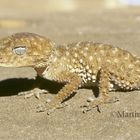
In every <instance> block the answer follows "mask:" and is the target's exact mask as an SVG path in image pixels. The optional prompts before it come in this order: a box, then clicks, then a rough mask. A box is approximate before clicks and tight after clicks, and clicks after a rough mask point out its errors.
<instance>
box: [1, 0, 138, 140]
mask: <svg viewBox="0 0 140 140" xmlns="http://www.w3.org/2000/svg"><path fill="white" fill-rule="evenodd" d="M56 2H57V3H56ZM63 2H64V1H63V0H60V3H58V1H55V0H52V1H45V0H39V1H33V0H30V1H29V0H28V1H27V0H25V1H18V0H13V1H11V2H9V1H8V0H1V1H0V37H3V36H6V35H9V34H12V33H15V32H21V31H28V32H35V33H39V34H41V35H45V36H47V37H49V38H51V39H52V40H54V41H55V42H56V43H57V44H62V43H70V42H75V41H84V40H85V41H86V40H92V41H95V42H103V43H109V44H113V45H114V46H119V47H121V48H125V49H127V50H129V51H130V52H132V53H133V54H136V55H138V56H140V7H131V6H129V7H114V8H108V6H106V7H105V4H104V3H103V2H101V1H97V2H96V1H95V2H92V0H87V1H86V2H84V1H80V0H77V1H69V0H68V1H67V3H65V5H64V4H63ZM65 2H66V1H65ZM35 77H36V72H35V71H34V70H33V69H32V68H2V67H1V68H0V140H19V139H20V140H93V139H94V140H99V139H100V140H139V139H140V104H139V102H140V92H139V91H133V92H111V93H110V96H117V97H118V98H119V99H120V101H119V102H117V103H115V104H106V105H103V106H101V107H100V110H101V112H100V113H99V112H98V111H97V109H93V110H92V111H90V112H88V113H86V114H83V113H82V110H81V108H80V106H81V105H84V104H85V103H86V100H87V98H88V97H89V96H93V93H92V91H91V90H90V89H79V90H78V92H77V94H76V95H75V96H73V97H72V98H71V99H69V100H68V101H67V103H68V106H67V107H65V108H63V109H59V110H56V111H55V112H54V113H52V114H51V115H50V116H48V115H47V114H46V113H45V112H44V113H36V107H37V106H38V104H41V101H42V100H43V101H44V100H46V99H47V98H48V97H53V96H55V93H56V92H57V91H58V90H59V89H60V88H61V87H62V86H61V85H60V84H57V83H53V82H50V81H47V80H44V79H41V78H39V77H38V78H37V79H35ZM34 83H35V84H38V85H39V86H40V88H44V89H47V90H49V91H50V92H51V94H44V95H42V96H41V100H40V101H39V100H37V99H36V98H35V97H32V98H29V99H24V97H23V96H17V94H18V93H19V92H20V91H28V90H32V87H33V85H34ZM119 113H121V114H122V113H133V114H134V115H135V116H131V117H130V116H129V117H127V116H120V115H118V114H119ZM136 114H137V116H136ZM138 114H139V116H138Z"/></svg>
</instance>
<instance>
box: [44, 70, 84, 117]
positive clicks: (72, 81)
mask: <svg viewBox="0 0 140 140" xmlns="http://www.w3.org/2000/svg"><path fill="white" fill-rule="evenodd" d="M60 77H61V81H63V82H64V81H65V82H66V85H65V86H64V87H63V88H62V89H61V90H60V91H59V92H58V93H57V95H56V96H55V97H54V98H53V99H52V100H51V101H50V102H49V103H47V106H46V109H45V110H47V114H48V115H49V114H50V113H51V112H53V111H54V110H55V109H57V108H61V107H62V104H61V103H62V102H63V101H64V100H65V99H67V98H68V97H69V96H70V95H71V94H72V93H73V92H74V91H75V90H77V89H78V87H79V86H80V85H81V83H82V79H81V78H80V77H79V76H77V75H76V74H73V73H67V72H63V73H61V74H59V78H60ZM59 80H60V79H59Z"/></svg>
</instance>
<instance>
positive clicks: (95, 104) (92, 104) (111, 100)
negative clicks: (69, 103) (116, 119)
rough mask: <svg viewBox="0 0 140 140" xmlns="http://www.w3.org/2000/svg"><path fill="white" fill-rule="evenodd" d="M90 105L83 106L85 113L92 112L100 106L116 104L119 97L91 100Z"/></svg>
mask: <svg viewBox="0 0 140 140" xmlns="http://www.w3.org/2000/svg"><path fill="white" fill-rule="evenodd" d="M87 101H88V103H87V104H86V105H83V106H81V108H83V110H82V111H83V113H86V112H88V111H90V110H91V109H92V108H95V107H99V105H102V104H107V103H115V102H117V101H119V99H118V98H117V97H111V98H110V97H106V98H103V97H98V98H97V99H93V98H89V99H88V100H87Z"/></svg>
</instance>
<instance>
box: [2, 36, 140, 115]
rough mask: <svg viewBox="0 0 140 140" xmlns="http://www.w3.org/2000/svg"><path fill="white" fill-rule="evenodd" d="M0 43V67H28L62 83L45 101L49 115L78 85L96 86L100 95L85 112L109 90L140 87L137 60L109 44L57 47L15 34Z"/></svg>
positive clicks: (103, 99) (103, 100)
mask: <svg viewBox="0 0 140 140" xmlns="http://www.w3.org/2000/svg"><path fill="white" fill-rule="evenodd" d="M0 46H1V48H0V66H6V67H9V66H10V67H24V66H31V67H33V68H34V69H35V70H36V71H37V73H38V75H39V76H41V77H44V78H46V79H49V80H53V81H57V82H62V83H65V86H64V87H63V88H62V89H61V90H60V91H59V92H58V94H56V95H55V97H54V98H53V99H52V100H51V101H50V102H48V104H47V106H46V111H47V113H48V114H50V113H51V112H52V111H54V110H55V109H56V108H59V107H62V104H61V103H62V102H63V101H64V100H65V99H66V98H68V97H69V96H70V95H71V94H72V93H73V92H74V91H76V90H77V89H78V88H79V87H81V86H85V85H94V86H95V85H96V86H98V87H99V96H98V97H97V99H95V100H92V99H90V101H91V102H90V103H89V104H87V105H85V106H84V107H85V111H88V110H90V109H91V108H93V107H96V106H98V105H100V104H103V103H107V102H109V101H110V99H111V98H110V96H109V95H108V92H109V91H110V90H115V89H121V90H130V91H131V90H139V87H140V59H139V58H138V57H136V56H133V55H132V54H131V53H129V52H127V51H125V50H122V49H120V48H117V47H112V46H111V45H108V44H102V43H93V42H78V43H72V44H67V45H60V46H57V47H56V46H55V45H54V44H53V42H52V41H50V40H49V39H47V38H45V37H41V36H39V35H36V34H31V33H18V34H14V35H12V36H9V37H6V38H4V39H1V40H0ZM21 46H25V48H26V50H24V47H23V48H21ZM17 47H19V48H18V49H17ZM13 49H14V51H13ZM24 51H25V52H24ZM15 52H16V53H15Z"/></svg>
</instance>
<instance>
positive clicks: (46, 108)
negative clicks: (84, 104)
mask: <svg viewBox="0 0 140 140" xmlns="http://www.w3.org/2000/svg"><path fill="white" fill-rule="evenodd" d="M46 103H47V104H39V105H38V106H37V110H36V112H37V113H39V112H47V115H50V114H51V113H52V112H54V111H55V110H56V109H60V108H64V107H66V106H68V104H67V103H66V102H64V103H57V104H56V103H54V102H52V101H51V100H50V99H48V100H47V102H46Z"/></svg>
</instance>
